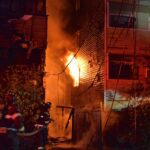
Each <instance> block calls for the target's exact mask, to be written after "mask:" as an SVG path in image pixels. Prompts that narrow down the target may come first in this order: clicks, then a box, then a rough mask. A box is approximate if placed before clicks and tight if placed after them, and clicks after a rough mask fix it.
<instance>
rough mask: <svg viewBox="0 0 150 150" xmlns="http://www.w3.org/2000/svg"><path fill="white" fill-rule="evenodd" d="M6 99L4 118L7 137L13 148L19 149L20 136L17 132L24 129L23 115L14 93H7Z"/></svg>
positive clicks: (13, 149)
mask: <svg viewBox="0 0 150 150" xmlns="http://www.w3.org/2000/svg"><path fill="white" fill-rule="evenodd" d="M4 100H5V109H4V110H5V114H4V119H5V127H6V128H7V138H8V140H9V141H11V147H12V150H19V137H18V135H17V132H23V131H24V126H23V120H22V115H21V113H20V112H19V110H18V107H17V105H16V103H15V97H14V95H13V94H11V93H9V94H6V95H5V97H4Z"/></svg>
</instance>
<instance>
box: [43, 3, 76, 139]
mask: <svg viewBox="0 0 150 150" xmlns="http://www.w3.org/2000/svg"><path fill="white" fill-rule="evenodd" d="M46 5H47V15H48V25H47V30H48V31H47V38H48V45H47V49H46V66H45V71H46V74H47V75H46V76H45V78H44V82H45V99H46V101H51V102H52V109H51V112H50V113H51V117H52V118H53V119H54V123H51V124H50V129H49V132H50V136H57V135H59V134H60V130H61V127H59V126H58V124H60V123H61V121H62V120H61V119H60V115H61V113H60V111H61V110H58V108H56V106H57V105H70V99H71V95H70V93H71V91H70V90H71V88H70V86H71V80H70V79H71V78H70V77H69V76H68V75H67V74H66V73H65V72H63V73H62V74H60V75H51V74H57V73H60V72H61V71H62V70H63V69H64V67H65V63H66V62H64V58H65V55H66V54H67V52H68V51H74V50H75V42H74V38H72V36H71V35H70V34H69V33H67V32H66V31H65V30H64V28H65V27H66V26H67V24H68V21H69V19H70V14H69V11H70V6H69V4H68V2H67V0H47V4H46ZM66 12H68V13H66ZM65 121H66V120H65Z"/></svg>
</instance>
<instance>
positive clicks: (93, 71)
mask: <svg viewBox="0 0 150 150" xmlns="http://www.w3.org/2000/svg"><path fill="white" fill-rule="evenodd" d="M82 2H83V1H82ZM83 5H86V7H87V8H88V10H87V12H88V13H86V17H84V18H85V19H84V23H83V25H82V26H81V27H80V29H79V36H78V40H79V41H78V47H79V49H80V50H79V52H78V54H77V56H76V57H77V58H78V57H80V58H82V59H83V60H84V61H83V62H82V63H81V64H80V66H79V68H80V83H79V86H78V87H74V88H73V89H72V105H73V106H74V108H75V115H74V130H73V137H74V140H75V141H76V142H77V141H79V140H81V141H84V142H85V144H89V145H90V146H93V147H94V146H95V147H96V146H99V144H100V136H101V134H99V133H100V130H101V129H100V128H101V126H100V125H101V110H100V109H101V108H100V104H101V103H102V102H103V93H104V90H103V88H104V87H103V61H104V57H103V48H104V44H103V43H104V14H103V12H104V11H103V10H104V4H103V2H102V1H99V0H96V1H90V0H89V1H84V3H83ZM81 6H82V5H81ZM80 9H81V11H83V10H82V9H83V8H82V7H81V8H80ZM93 138H94V139H95V141H94V140H93V141H92V140H91V139H93ZM94 142H95V144H94ZM92 144H94V145H92ZM84 148H85V147H84Z"/></svg>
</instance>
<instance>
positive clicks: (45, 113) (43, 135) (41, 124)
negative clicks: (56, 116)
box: [36, 102, 51, 150]
mask: <svg viewBox="0 0 150 150" xmlns="http://www.w3.org/2000/svg"><path fill="white" fill-rule="evenodd" d="M50 108H51V102H47V103H44V104H42V105H41V106H40V112H39V117H38V119H37V121H36V123H37V124H36V126H37V128H40V129H42V130H41V132H40V138H39V140H40V141H39V146H38V150H42V149H45V144H46V143H47V142H48V124H49V123H50V122H51V118H50V114H49V111H50Z"/></svg>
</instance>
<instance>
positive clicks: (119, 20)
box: [109, 14, 136, 28]
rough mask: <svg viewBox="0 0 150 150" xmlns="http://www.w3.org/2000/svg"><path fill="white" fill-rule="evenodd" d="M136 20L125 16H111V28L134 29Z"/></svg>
mask: <svg viewBox="0 0 150 150" xmlns="http://www.w3.org/2000/svg"><path fill="white" fill-rule="evenodd" d="M135 20H136V19H135V18H134V17H130V16H123V15H114V14H113V15H112V14H110V16H109V26H111V27H121V28H133V27H134V23H135Z"/></svg>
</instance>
